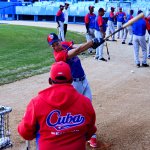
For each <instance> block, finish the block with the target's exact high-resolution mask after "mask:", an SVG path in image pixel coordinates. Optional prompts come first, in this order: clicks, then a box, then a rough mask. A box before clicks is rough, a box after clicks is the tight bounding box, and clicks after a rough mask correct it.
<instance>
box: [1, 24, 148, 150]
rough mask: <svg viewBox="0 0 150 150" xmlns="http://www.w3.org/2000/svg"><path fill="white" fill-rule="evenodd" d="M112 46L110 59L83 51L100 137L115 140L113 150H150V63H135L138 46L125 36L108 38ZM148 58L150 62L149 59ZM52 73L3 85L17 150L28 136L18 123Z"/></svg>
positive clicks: (83, 60)
mask: <svg viewBox="0 0 150 150" xmlns="http://www.w3.org/2000/svg"><path fill="white" fill-rule="evenodd" d="M3 23H6V22H3ZM7 23H10V24H24V25H31V23H32V25H37V24H38V25H39V26H44V27H55V26H56V24H53V23H49V22H48V23H44V22H43V23H39V22H38V23H36V24H35V23H34V22H19V21H12V22H11V21H9V22H7ZM43 24H44V25H43ZM72 28H73V29H74V31H82V32H84V30H85V29H84V26H83V25H69V29H70V30H71V29H72ZM108 47H109V51H110V61H108V62H101V61H96V60H94V58H93V55H84V56H81V58H84V59H82V65H83V67H84V69H85V73H86V75H87V79H88V81H89V83H90V85H91V89H92V95H93V106H94V108H95V111H96V116H97V122H96V124H97V128H98V130H97V135H98V139H99V140H100V141H103V142H106V143H109V144H112V146H111V148H110V149H111V150H149V149H150V93H149V92H150V67H149V68H142V67H141V68H136V67H135V65H134V61H133V47H132V46H128V45H127V44H125V45H122V44H121V40H118V41H117V42H108ZM140 55H141V54H140ZM141 56H142V55H141ZM104 57H105V58H107V54H106V48H104ZM148 63H149V64H150V60H148ZM48 76H49V73H45V74H42V75H37V76H34V77H31V78H28V79H24V80H21V81H17V82H14V83H11V84H6V85H3V86H0V105H1V104H2V105H6V106H10V107H12V109H13V111H12V113H11V114H10V127H11V133H12V141H13V145H14V146H13V148H12V150H24V149H25V141H24V140H23V139H21V138H20V137H19V135H18V133H17V130H16V129H17V124H18V123H19V121H20V120H21V117H22V116H23V113H24V111H25V107H26V105H27V103H28V102H29V101H30V99H31V98H32V97H33V96H35V95H36V94H37V93H38V91H40V90H42V89H44V88H46V87H48V86H49V85H48V82H47V81H48V80H47V79H48ZM31 147H32V149H33V150H34V149H35V147H34V142H32V143H31ZM88 149H89V148H88ZM97 150H101V149H100V148H97Z"/></svg>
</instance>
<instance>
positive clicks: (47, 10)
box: [0, 1, 150, 23]
mask: <svg viewBox="0 0 150 150" xmlns="http://www.w3.org/2000/svg"><path fill="white" fill-rule="evenodd" d="M69 3H70V7H69V17H70V19H69V21H70V22H74V23H75V22H80V20H81V22H83V21H84V19H83V17H84V16H85V15H86V14H87V13H88V6H90V5H93V6H95V9H94V12H95V14H97V12H98V9H99V8H100V7H103V8H104V9H105V10H106V13H105V15H104V18H107V17H108V14H109V11H110V7H112V6H113V7H115V8H116V11H118V8H119V7H122V8H123V11H125V12H126V13H128V12H129V10H130V9H134V11H135V13H134V15H136V13H137V11H138V10H139V9H141V8H142V10H143V11H144V13H145V14H147V13H148V12H149V10H150V5H148V2H147V1H142V2H134V3H131V2H114V1H111V2H106V1H99V2H98V3H94V1H84V2H78V3H72V2H69ZM60 4H63V2H54V1H41V2H34V3H23V2H22V3H20V2H19V3H17V2H16V3H12V2H8V3H7V5H6V2H5V5H4V2H3V3H2V2H0V19H7V18H6V17H4V16H6V15H10V17H11V15H12V19H18V20H20V19H24V16H26V18H28V16H33V17H29V18H34V21H38V20H39V19H38V17H39V16H41V17H40V18H41V20H42V16H43V18H44V16H47V18H48V16H50V17H51V18H52V19H50V20H52V21H55V20H56V18H55V15H56V13H57V11H58V9H59V5H60ZM6 6H7V8H6ZM14 16H15V17H14ZM71 18H72V19H71ZM78 18H82V19H78Z"/></svg>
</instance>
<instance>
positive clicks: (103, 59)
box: [98, 57, 107, 61]
mask: <svg viewBox="0 0 150 150" xmlns="http://www.w3.org/2000/svg"><path fill="white" fill-rule="evenodd" d="M98 60H102V61H107V59H105V58H103V57H102V58H100V59H98Z"/></svg>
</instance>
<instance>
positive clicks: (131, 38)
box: [123, 26, 133, 43]
mask: <svg viewBox="0 0 150 150" xmlns="http://www.w3.org/2000/svg"><path fill="white" fill-rule="evenodd" d="M128 33H129V43H132V41H133V32H132V26H129V27H127V28H125V29H124V35H123V42H125V40H126V39H127V35H128Z"/></svg>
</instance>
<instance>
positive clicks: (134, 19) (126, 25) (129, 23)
mask: <svg viewBox="0 0 150 150" xmlns="http://www.w3.org/2000/svg"><path fill="white" fill-rule="evenodd" d="M143 17H144V13H140V14H139V15H137V16H136V17H134V18H132V19H131V20H129V21H128V22H127V23H125V24H124V25H123V26H122V27H121V28H120V29H118V30H116V31H115V32H113V33H112V34H110V35H108V36H107V37H105V38H104V40H106V39H108V38H109V37H111V36H112V35H114V34H116V33H117V32H119V31H120V30H122V29H124V28H126V27H128V26H130V25H131V24H133V23H134V22H136V21H137V20H139V19H140V18H143Z"/></svg>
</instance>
